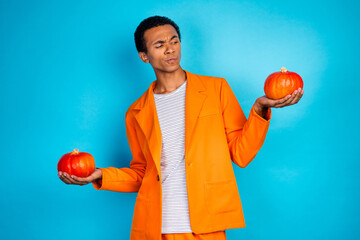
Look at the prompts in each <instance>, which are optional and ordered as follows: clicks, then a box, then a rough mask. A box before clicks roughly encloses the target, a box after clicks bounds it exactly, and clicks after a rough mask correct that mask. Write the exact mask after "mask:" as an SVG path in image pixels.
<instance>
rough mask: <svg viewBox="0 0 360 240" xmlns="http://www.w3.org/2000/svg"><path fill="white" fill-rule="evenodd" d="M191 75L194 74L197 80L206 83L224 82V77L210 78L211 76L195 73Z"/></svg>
mask: <svg viewBox="0 0 360 240" xmlns="http://www.w3.org/2000/svg"><path fill="white" fill-rule="evenodd" d="M191 74H193V75H194V76H196V77H197V78H200V79H201V80H204V81H222V80H223V79H224V78H223V77H215V76H210V75H202V74H195V73H191Z"/></svg>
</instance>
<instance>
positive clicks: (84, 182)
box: [71, 175, 89, 185]
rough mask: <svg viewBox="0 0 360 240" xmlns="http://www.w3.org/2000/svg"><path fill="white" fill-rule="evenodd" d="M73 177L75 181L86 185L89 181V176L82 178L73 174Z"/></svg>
mask: <svg viewBox="0 0 360 240" xmlns="http://www.w3.org/2000/svg"><path fill="white" fill-rule="evenodd" d="M71 179H72V181H73V182H74V183H76V184H78V185H86V184H88V183H89V181H88V178H81V177H77V176H74V175H71Z"/></svg>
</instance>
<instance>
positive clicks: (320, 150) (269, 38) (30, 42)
mask: <svg viewBox="0 0 360 240" xmlns="http://www.w3.org/2000/svg"><path fill="white" fill-rule="evenodd" d="M358 11H359V4H358V2H356V1H355V2H354V1H344V0H343V1H327V2H325V1H269V2H267V1H190V0H189V1H180V2H170V1H166V2H162V1H136V2H131V1H129V2H126V3H125V2H122V1H101V2H100V1H94V0H93V1H5V0H2V1H1V2H0V80H1V86H0V104H1V105H0V106H1V108H0V117H1V118H0V131H1V132H0V146H1V151H0V160H1V168H0V171H1V175H0V176H1V179H2V183H3V184H4V185H3V187H2V188H1V191H0V192H1V193H0V194H1V198H0V210H1V211H0V212H1V219H0V238H1V239H64V238H65V239H67V238H70V237H71V238H72V239H98V238H101V239H129V236H130V227H131V220H132V215H133V210H134V204H135V198H136V193H119V192H110V191H96V190H95V189H94V188H93V187H92V184H89V185H86V186H73V185H66V184H65V183H63V182H62V181H61V180H60V179H59V178H58V176H57V168H56V167H57V162H58V160H59V158H60V157H61V156H62V155H63V154H64V153H67V152H71V151H72V150H73V149H74V148H78V149H79V150H80V151H85V152H90V153H91V154H92V155H93V156H94V157H95V161H96V165H97V167H110V166H113V167H128V166H129V162H130V160H131V152H130V150H129V147H128V143H127V139H126V133H125V121H124V118H125V112H126V110H127V108H128V107H129V106H130V104H131V103H133V102H134V101H135V100H136V99H137V98H139V97H140V96H141V95H142V93H143V92H144V91H146V89H147V88H148V87H149V85H150V83H151V82H152V81H154V80H155V75H154V73H153V70H152V68H151V66H150V65H149V64H148V65H146V64H144V63H143V62H142V61H141V60H140V58H139V57H138V55H137V51H136V49H135V44H134V40H133V33H134V31H135V28H136V26H137V25H138V24H139V23H140V21H141V20H143V19H144V18H146V17H149V16H152V15H165V16H168V17H170V18H171V19H173V20H174V21H175V22H176V23H177V24H178V25H179V26H180V30H181V34H182V61H181V65H182V67H183V68H184V69H186V70H188V71H190V72H193V73H196V74H202V75H210V76H219V77H225V78H226V79H227V81H228V82H229V84H230V86H231V87H232V89H233V91H234V92H235V94H236V96H237V99H238V101H239V103H240V104H241V106H242V108H243V110H244V112H245V114H246V116H248V114H249V111H250V109H251V106H252V105H253V103H254V102H255V100H256V98H258V97H260V96H262V95H263V94H264V93H263V84H264V80H265V79H266V77H267V76H268V75H269V74H270V73H272V72H275V71H279V70H280V67H282V66H285V67H286V68H287V69H288V70H289V71H295V72H297V73H299V74H300V75H301V76H302V77H303V80H304V90H305V92H304V96H303V98H302V99H301V100H300V102H299V103H298V104H296V105H292V106H289V107H286V108H277V109H274V108H273V109H272V120H271V123H270V128H269V131H268V135H267V138H266V140H265V143H264V146H263V147H262V149H261V150H260V152H259V153H258V155H257V157H256V158H255V159H254V160H253V162H252V163H250V165H249V166H248V167H246V168H240V167H238V166H236V165H233V166H234V171H235V174H236V178H237V182H238V187H239V193H240V197H241V200H242V203H243V208H244V215H245V221H246V225H247V227H246V228H240V229H230V230H227V231H226V233H227V237H228V239H249V240H250V239H255V240H258V239H277V240H280V239H359V238H360V232H359V228H358V226H359V223H360V222H359V216H360V211H359V202H360V201H359V200H360V199H359V198H360V197H359V187H360V186H359V183H360V181H359V180H360V179H359V175H358V171H359V160H360V159H359V147H360V146H359V145H360V144H359V117H360V114H359V110H358V98H359V93H358V92H357V91H358V90H359V80H358V77H357V76H356V74H357V73H356V70H357V69H359V54H360V51H359V46H360V44H359V43H360V41H359V40H360V39H359V36H360V35H359V32H360V30H359V27H358V23H359V20H360V19H359V17H358V16H359V15H357V13H358Z"/></svg>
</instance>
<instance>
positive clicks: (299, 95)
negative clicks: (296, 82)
mask: <svg viewBox="0 0 360 240" xmlns="http://www.w3.org/2000/svg"><path fill="white" fill-rule="evenodd" d="M302 93H303V90H302V89H301V88H299V89H298V92H297V93H296V97H295V99H294V100H293V101H292V102H291V104H296V103H298V102H299V100H300V98H301V97H302Z"/></svg>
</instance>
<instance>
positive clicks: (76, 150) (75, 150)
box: [71, 149, 79, 155]
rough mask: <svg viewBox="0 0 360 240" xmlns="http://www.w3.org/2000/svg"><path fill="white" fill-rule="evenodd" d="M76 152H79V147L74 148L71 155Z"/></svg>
mask: <svg viewBox="0 0 360 240" xmlns="http://www.w3.org/2000/svg"><path fill="white" fill-rule="evenodd" d="M74 154H79V149H74V150H73V151H72V152H71V155H74Z"/></svg>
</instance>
